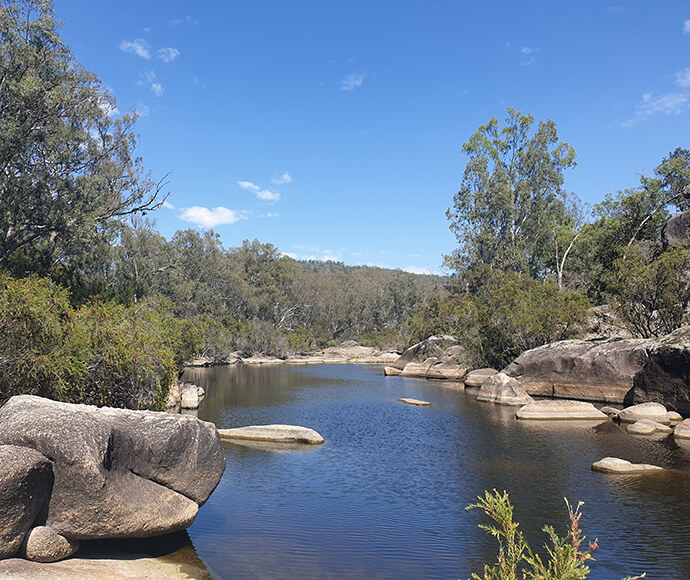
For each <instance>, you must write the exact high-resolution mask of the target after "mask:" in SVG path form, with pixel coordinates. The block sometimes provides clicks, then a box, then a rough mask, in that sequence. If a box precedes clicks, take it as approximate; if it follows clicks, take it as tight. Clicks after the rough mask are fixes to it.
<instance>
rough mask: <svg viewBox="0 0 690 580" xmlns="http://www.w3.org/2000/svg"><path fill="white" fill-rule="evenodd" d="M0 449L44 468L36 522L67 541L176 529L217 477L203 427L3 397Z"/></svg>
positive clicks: (212, 435) (216, 441) (185, 420)
mask: <svg viewBox="0 0 690 580" xmlns="http://www.w3.org/2000/svg"><path fill="white" fill-rule="evenodd" d="M0 445H17V446H21V447H26V448H30V449H34V450H36V451H38V452H39V453H41V454H43V455H44V456H46V457H49V458H50V459H51V461H52V467H53V473H54V485H53V489H52V493H51V495H50V500H49V504H48V509H47V513H46V514H45V517H44V518H43V521H40V522H38V523H40V524H42V525H45V526H48V527H50V528H52V529H53V530H54V531H55V532H57V533H58V534H60V535H62V536H64V537H65V538H68V539H70V540H75V539H76V540H91V539H103V538H127V537H130V538H131V537H148V536H155V535H161V534H167V533H170V532H174V531H179V530H182V529H184V528H186V527H188V526H189V525H190V524H191V523H192V521H193V520H194V518H195V516H196V513H197V511H198V507H199V505H201V504H203V503H204V502H205V501H206V500H207V499H208V497H209V495H210V494H211V492H212V491H213V489H214V488H215V487H216V485H217V484H218V482H219V481H220V478H221V475H222V473H223V470H224V469H225V456H224V453H223V448H222V444H221V442H220V437H219V435H218V432H217V431H216V428H215V426H214V425H213V424H211V423H205V422H203V421H199V420H198V419H196V418H193V417H189V416H185V415H171V414H168V413H156V412H152V411H130V410H127V409H110V408H101V409H99V408H97V407H93V406H88V405H74V404H68V403H58V402H55V401H51V400H49V399H43V398H41V397H35V396H30V395H22V396H17V397H12V398H11V399H10V400H9V401H8V402H7V403H6V404H5V406H4V407H2V409H0Z"/></svg>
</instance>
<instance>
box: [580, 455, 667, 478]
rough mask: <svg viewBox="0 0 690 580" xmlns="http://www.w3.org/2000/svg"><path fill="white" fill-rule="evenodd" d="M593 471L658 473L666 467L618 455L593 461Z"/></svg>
mask: <svg viewBox="0 0 690 580" xmlns="http://www.w3.org/2000/svg"><path fill="white" fill-rule="evenodd" d="M592 471H600V472H601V473H622V474H637V473H658V472H660V471H664V468H663V467H659V466H657V465H649V464H646V463H630V461H626V460H625V459H618V458H617V457H604V459H601V460H599V461H595V462H594V463H592Z"/></svg>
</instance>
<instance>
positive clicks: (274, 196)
mask: <svg viewBox="0 0 690 580" xmlns="http://www.w3.org/2000/svg"><path fill="white" fill-rule="evenodd" d="M237 185H239V186H240V187H241V188H242V189H246V190H248V191H251V192H252V193H253V194H254V195H256V197H257V198H258V199H261V200H263V201H278V200H279V199H280V194H279V193H278V192H277V191H271V190H270V189H263V188H262V187H261V186H259V185H256V183H252V182H251V181H238V182H237Z"/></svg>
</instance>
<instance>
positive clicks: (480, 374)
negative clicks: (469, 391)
mask: <svg viewBox="0 0 690 580" xmlns="http://www.w3.org/2000/svg"><path fill="white" fill-rule="evenodd" d="M496 373H498V371H497V370H496V369H474V370H472V371H470V372H469V373H467V375H466V376H465V386H466V387H481V386H482V385H483V384H484V381H485V380H486V379H488V378H489V377H490V376H492V375H495V374H496Z"/></svg>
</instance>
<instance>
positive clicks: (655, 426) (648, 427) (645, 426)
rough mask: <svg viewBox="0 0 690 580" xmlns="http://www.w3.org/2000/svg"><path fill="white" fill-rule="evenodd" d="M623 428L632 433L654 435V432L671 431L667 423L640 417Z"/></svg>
mask: <svg viewBox="0 0 690 580" xmlns="http://www.w3.org/2000/svg"><path fill="white" fill-rule="evenodd" d="M625 430H626V431H627V432H628V433H631V434H632V435H654V434H655V433H671V432H672V431H673V429H671V427H669V426H668V425H664V424H662V423H657V422H656V421H650V420H649V419H642V420H640V421H636V422H635V423H631V424H630V425H628V426H627V427H626V429H625Z"/></svg>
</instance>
